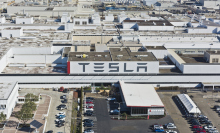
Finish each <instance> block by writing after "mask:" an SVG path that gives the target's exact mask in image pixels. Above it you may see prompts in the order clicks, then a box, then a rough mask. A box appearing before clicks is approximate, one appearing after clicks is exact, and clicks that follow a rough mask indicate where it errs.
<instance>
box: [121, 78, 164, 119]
mask: <svg viewBox="0 0 220 133" xmlns="http://www.w3.org/2000/svg"><path fill="white" fill-rule="evenodd" d="M119 84H120V91H121V98H122V102H123V103H124V105H125V107H126V108H128V110H129V111H130V113H131V115H132V116H143V115H164V105H163V103H162V101H161V99H160V97H159V96H158V94H157V92H156V91H155V89H154V87H153V85H150V84H127V83H124V82H123V81H119Z"/></svg>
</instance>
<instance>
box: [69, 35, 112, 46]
mask: <svg viewBox="0 0 220 133" xmlns="http://www.w3.org/2000/svg"><path fill="white" fill-rule="evenodd" d="M112 38H113V36H73V41H77V40H89V41H90V43H91V44H106V43H107V42H108V41H110V40H111V39H112Z"/></svg>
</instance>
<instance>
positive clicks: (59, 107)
mask: <svg viewBox="0 0 220 133" xmlns="http://www.w3.org/2000/svg"><path fill="white" fill-rule="evenodd" d="M58 109H59V110H64V109H67V106H66V105H65V104H61V105H59V106H58Z"/></svg>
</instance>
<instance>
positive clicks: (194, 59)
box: [179, 54, 208, 63]
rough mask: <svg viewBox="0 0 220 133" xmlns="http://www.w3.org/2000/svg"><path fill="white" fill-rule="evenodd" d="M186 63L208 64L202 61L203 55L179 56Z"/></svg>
mask: <svg viewBox="0 0 220 133" xmlns="http://www.w3.org/2000/svg"><path fill="white" fill-rule="evenodd" d="M179 56H180V58H182V59H183V60H184V61H185V62H186V63H208V62H206V60H205V59H204V55H199V54H183V55H179Z"/></svg>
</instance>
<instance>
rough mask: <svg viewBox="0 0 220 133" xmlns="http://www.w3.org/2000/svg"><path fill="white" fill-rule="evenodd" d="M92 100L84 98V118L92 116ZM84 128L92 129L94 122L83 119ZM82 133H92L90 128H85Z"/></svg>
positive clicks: (91, 98)
mask: <svg viewBox="0 0 220 133" xmlns="http://www.w3.org/2000/svg"><path fill="white" fill-rule="evenodd" d="M93 100H94V98H93V97H86V101H85V113H84V115H85V116H92V115H93V112H94V101H93ZM83 126H84V127H94V121H93V120H92V119H84V120H83ZM84 133H94V130H93V129H92V128H87V129H85V130H84Z"/></svg>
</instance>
